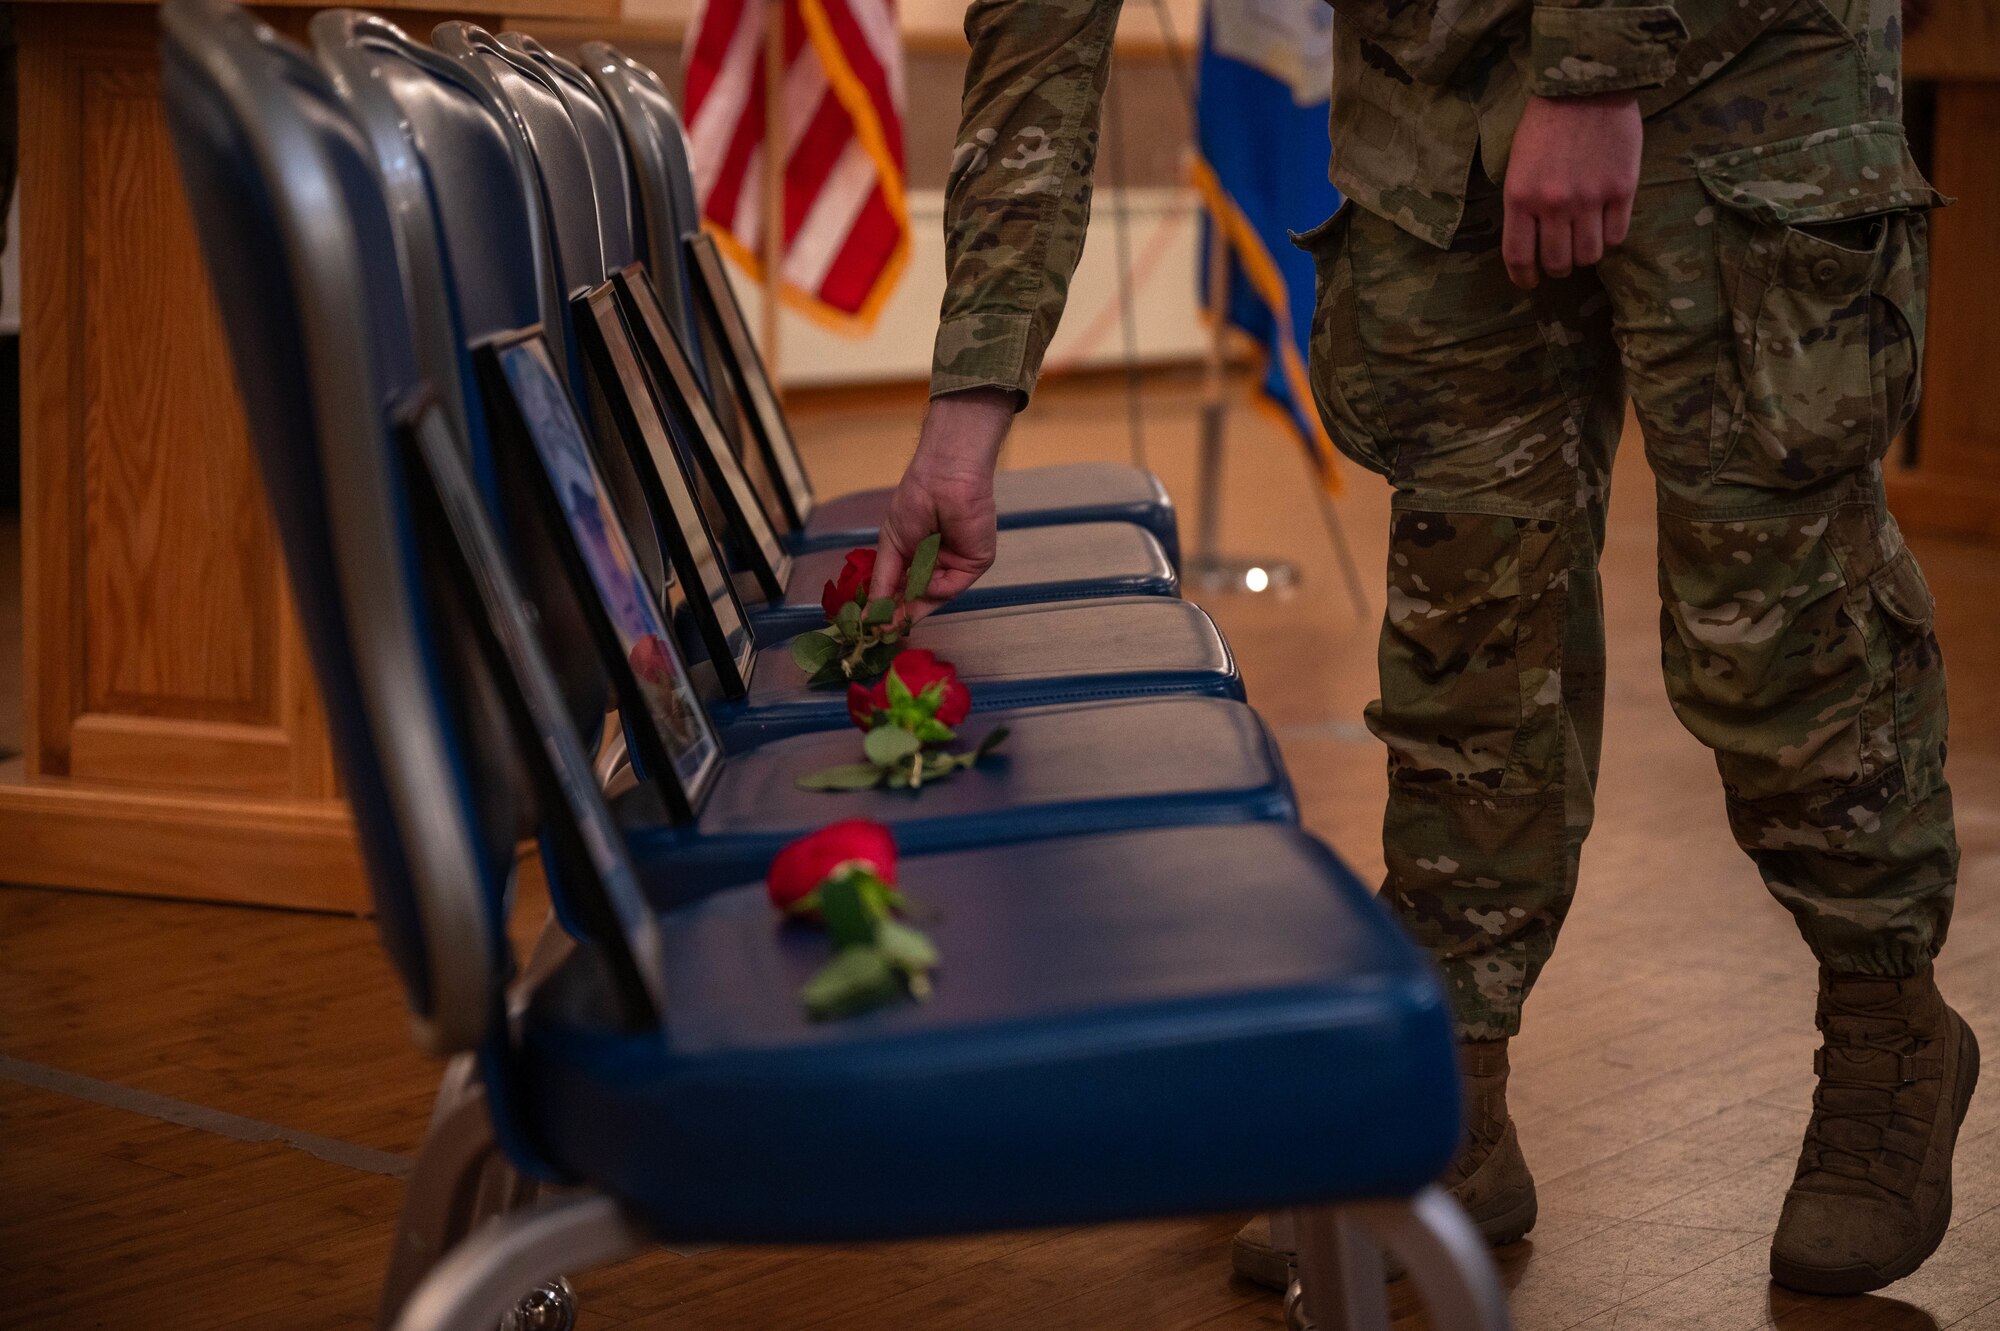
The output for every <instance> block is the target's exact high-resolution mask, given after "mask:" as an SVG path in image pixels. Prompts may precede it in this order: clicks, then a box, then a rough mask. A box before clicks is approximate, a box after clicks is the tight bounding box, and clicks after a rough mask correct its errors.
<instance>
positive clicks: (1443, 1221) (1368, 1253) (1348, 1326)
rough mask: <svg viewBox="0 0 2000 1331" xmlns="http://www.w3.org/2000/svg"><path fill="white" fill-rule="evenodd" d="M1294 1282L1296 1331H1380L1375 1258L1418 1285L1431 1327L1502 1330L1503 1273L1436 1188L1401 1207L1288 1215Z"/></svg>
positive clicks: (1384, 1311)
mask: <svg viewBox="0 0 2000 1331" xmlns="http://www.w3.org/2000/svg"><path fill="white" fill-rule="evenodd" d="M1293 1223H1294V1225H1295V1226H1296V1227H1297V1231H1296V1236H1297V1239H1298V1254H1299V1280H1298V1283H1297V1284H1295V1285H1294V1287H1293V1290H1292V1293H1291V1295H1288V1296H1287V1298H1286V1303H1285V1309H1286V1319H1287V1321H1288V1322H1289V1323H1290V1324H1291V1325H1292V1326H1293V1327H1294V1328H1295V1331H1298V1329H1302V1328H1305V1327H1314V1328H1316V1331H1387V1327H1388V1325H1389V1314H1388V1307H1387V1302H1388V1301H1387V1296H1386V1293H1385V1291H1384V1288H1383V1272H1382V1252H1383V1250H1384V1249H1386V1250H1388V1251H1389V1252H1393V1253H1394V1254H1395V1255H1396V1257H1397V1258H1398V1259H1399V1260H1400V1261H1401V1262H1402V1264H1403V1267H1404V1269H1405V1270H1406V1271H1408V1272H1409V1275H1410V1279H1411V1280H1412V1281H1414V1282H1415V1283H1416V1287H1417V1293H1418V1294H1419V1295H1420V1296H1421V1297H1422V1299H1423V1301H1424V1307H1425V1309H1426V1311H1428V1313H1429V1314H1430V1321H1431V1325H1433V1326H1448V1327H1451V1328H1453V1331H1461V1329H1462V1331H1508V1328H1509V1327H1511V1326H1512V1321H1511V1319H1510V1318H1509V1317H1508V1313H1507V1296H1506V1293H1505V1291H1503V1290H1502V1289H1501V1287H1500V1273H1499V1271H1498V1270H1497V1269H1496V1268H1495V1267H1494V1265H1493V1254H1492V1252H1491V1251H1489V1250H1488V1248H1487V1246H1486V1240H1485V1239H1484V1238H1482V1237H1481V1236H1480V1233H1479V1230H1478V1229H1477V1228H1476V1227H1475V1226H1474V1225H1473V1223H1472V1221H1471V1219H1470V1218H1469V1217H1468V1216H1467V1215H1466V1214H1465V1211H1464V1210H1463V1209H1462V1208H1461V1207H1460V1206H1459V1204H1458V1203H1457V1202H1456V1201H1454V1200H1453V1199H1452V1197H1451V1194H1450V1193H1448V1192H1446V1191H1445V1190H1444V1189H1443V1188H1440V1187H1437V1186H1435V1185H1434V1186H1432V1187H1428V1188H1425V1189H1424V1190H1423V1191H1422V1192H1420V1193H1418V1194H1417V1195H1416V1196H1414V1197H1412V1198H1410V1199H1408V1200H1407V1201H1395V1202H1357V1203H1352V1204H1349V1205H1345V1206H1322V1207H1310V1208H1304V1209H1301V1210H1298V1211H1295V1212H1293Z"/></svg>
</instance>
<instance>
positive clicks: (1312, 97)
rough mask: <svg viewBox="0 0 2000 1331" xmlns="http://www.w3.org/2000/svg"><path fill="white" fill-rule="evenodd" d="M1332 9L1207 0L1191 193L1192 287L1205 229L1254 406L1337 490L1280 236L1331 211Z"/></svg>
mask: <svg viewBox="0 0 2000 1331" xmlns="http://www.w3.org/2000/svg"><path fill="white" fill-rule="evenodd" d="M1332 64H1333V11H1332V10H1330V9H1328V8H1327V6H1326V4H1325V3H1324V0H1219V2H1218V3H1214V4H1211V5H1209V6H1208V14H1207V17H1206V18H1205V19H1204V21H1203V24H1202V35H1201V64H1200V80H1201V85H1200V86H1201V92H1200V96H1199V98H1198V100H1197V104H1196V116H1195V119H1196V121H1197V127H1196V128H1197V139H1198V143H1199V146H1200V152H1201V156H1200V159H1199V160H1198V161H1197V162H1196V163H1195V169H1194V177H1195V181H1194V183H1195V187H1196V188H1197V189H1198V190H1200V191H1201V193H1202V196H1203V202H1204V204H1205V206H1206V209H1207V214H1206V217H1205V219H1204V227H1203V231H1202V238H1203V246H1202V254H1203V256H1204V257H1203V263H1202V276H1201V286H1202V293H1203V297H1204V302H1203V304H1204V308H1213V304H1212V302H1211V301H1210V299H1209V292H1208V284H1209V281H1210V277H1209V265H1208V261H1207V257H1206V256H1208V255H1209V254H1210V253H1211V250H1210V248H1209V246H1210V244H1212V241H1211V240H1210V235H1211V233H1210V231H1209V228H1211V227H1214V226H1216V225H1218V224H1219V225H1220V226H1221V229H1222V235H1223V239H1224V241H1225V242H1226V246H1227V249H1226V253H1227V259H1228V282H1229V290H1228V299H1227V305H1226V310H1227V319H1228V322H1229V325H1230V326H1231V327H1234V328H1238V329H1241V330H1242V331H1243V332H1244V333H1245V334H1247V335H1248V336H1249V337H1250V338H1251V339H1252V340H1253V341H1254V342H1255V343H1256V344H1257V345H1258V346H1259V347H1260V348H1262V350H1263V359H1264V367H1263V373H1262V375H1261V376H1260V378H1259V382H1258V386H1257V387H1258V398H1259V400H1260V401H1262V402H1263V403H1265V404H1266V405H1268V406H1270V407H1272V408H1274V409H1275V411H1276V413H1277V414H1278V415H1279V416H1280V417H1282V418H1283V420H1284V421H1285V423H1286V425H1287V426H1288V427H1289V428H1290V429H1291V430H1292V432H1293V433H1294V434H1296V435H1297V436H1298V438H1299V442H1300V443H1302V444H1303V445H1304V446H1305V447H1306V449H1307V451H1308V452H1309V453H1310V454H1311V456H1312V459H1313V463H1314V465H1315V466H1316V467H1317V468H1318V470H1319V474H1320V477H1321V479H1322V480H1323V481H1324V482H1325V484H1326V486H1327V488H1328V489H1330V490H1337V489H1338V485H1339V482H1338V474H1337V473H1336V471H1335V470H1334V457H1335V454H1334V451H1333V443H1332V441H1331V440H1329V439H1328V438H1327V436H1326V429H1325V427H1324V426H1322V425H1321V424H1320V420H1319V412H1318V409H1317V408H1315V407H1314V406H1313V398H1312V389H1311V386H1310V384H1309V383H1308V382H1307V379H1306V345H1307V343H1308V341H1309V340H1310V338H1311V334H1312V316H1313V296H1314V285H1313V262H1312V256H1311V255H1309V254H1306V253H1304V252H1302V251H1300V250H1299V249H1297V248H1296V247H1295V246H1293V245H1292V243H1291V241H1290V240H1289V238H1288V236H1287V234H1286V233H1287V232H1289V231H1304V230H1306V229H1308V228H1309V227H1313V226H1317V225H1318V224H1319V223H1320V222H1322V221H1324V220H1326V218H1328V217H1330V216H1331V215H1332V214H1333V211H1334V209H1335V208H1336V207H1338V206H1339V204H1340V192H1339V191H1338V190H1336V189H1335V188H1334V187H1333V186H1332V185H1331V184H1330V183H1328V181H1327V178H1326V161H1327V138H1326V120H1327V101H1328V97H1329V95H1330V90H1331V88H1332V83H1333V68H1332Z"/></svg>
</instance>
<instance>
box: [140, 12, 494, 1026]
mask: <svg viewBox="0 0 2000 1331" xmlns="http://www.w3.org/2000/svg"><path fill="white" fill-rule="evenodd" d="M163 24H164V30H165V36H164V38H163V42H162V63H163V67H164V73H165V100H166V107H167V117H168V123H169V126H170V129H171V131H172V135H173V141H174V146H175V150H176V154H177V156H178V158H179V161H180V165H181V172H182V176H183V179H184V181H185V183H186V185H187V193H188V197H189V199H190V201H191V203H192V204H193V207H194V212H195V219H196V223H197V228H198V231H199V233H200V237H201V242H202V248H203V252H204V254H205V255H206V257H207V261H208V266H209V271H210V274H211V277H212V279H213V282H214V286H215V290H216V294H217V297H218V301H219V304H220V307H221V311H222V316H223V322H224V326H225V329H226V331H227V334H228V340H229V345H230V349H231V353H232V356H233V358H234V360H235V363H236V371H237V381H238V383H239V385H240V386H241V391H242V395H243V400H244V405H245V408H246V410H247V412H248V415H249V420H250V435H251V439H252V441H253V445H254V447H255V449H256V455H257V460H258V464H259V469H260V471H261V473H262V476H263V480H264V487H265V492H266V494H267V496H268V497H269V500H270V503H271V507H272V510H273V512H274V514H275V516H276V518H277V525H278V530H279V533H280V539H281V542H282V545H283V548H284V552H285V560H286V566H287V570H288V572H289V574H290V578H291V584H292V589H293V594H294V596H295V598H296V600H297V603H298V607H299V615H300V619H301V621H302V623H303V626H304V629H305V634H306V639H307V644H308V649H309V651H310V652H311V655H312V659H313V664H314V669H315V673H316V675H317V676H318V679H319V683H320V687H321V692H322V696H323V697H324V699H325V702H326V708H327V719H328V723H329V728H330V731H331V736H332V741H333V745H334V750H335V756H336V761H337V762H338V764H339V767H340V771H341V775H342V779H343V781H344V784H345V786H346V789H347V791H348V795H349V798H350V800H351V801H352V803H353V808H354V814H355V823H356V830H357V832H358V834H359V836H360V840H361V845H362V850H363V853H364V855H365V858H366V862H367V867H368V873H369V882H370V886H371V889H372V891H373V894H374V900H375V906H376V919H377V925H378V927H379V929H380V930H381V933H382V936H383V941H384V943H385V944H386V946H387V949H388V951H389V954H390V956H391V958H392V959H393V961H394V963H395V965H396V968H397V970H398V972H399V974H400V976H401V978H402V982H403V986H404V989H405V991H406V994H407V996H408V1001H409V1004H410V1007H411V1009H412V1010H413V1012H414V1013H415V1014H416V1015H417V1017H418V1022H419V1027H420V1030H421V1031H422V1033H423V1035H424V1038H425V1041H426V1043H427V1044H428V1045H429V1046H430V1047H431V1048H432V1049H434V1050H437V1051H450V1050H458V1049H465V1048H470V1047H472V1046H474V1045H476V1044H478V1043H479V1042H480V1041H481V1040H482V1039H484V1038H486V1037H487V1036H488V1035H489V1034H491V1032H492V1030H493V1029H494V1026H493V1023H494V1018H495V1014H496V1013H497V1012H498V1011H499V1010H500V985H501V982H502V980H503V978H504V976H505V975H506V974H507V973H508V972H509V969H510V966H511V957H510V955H509V953H508V950H507V945H506V939H505V934H504V932H503V930H502V928H501V919H500V908H501V903H502V901H503V898H504V893H505V890H506V885H507V883H508V881H509V875H510V873H511V867H512V862H513V852H514V845H515V841H516V837H517V836H518V835H519V831H520V829H521V826H522V817H521V810H520V808H519V806H518V804H517V803H516V800H515V798H514V791H515V790H516V789H517V786H516V780H515V774H516V770H517V769H516V767H515V764H514V763H513V761H512V751H511V749H510V748H509V747H508V746H507V745H506V744H505V742H504V736H505V734H506V732H505V728H504V727H494V726H492V725H491V724H490V723H491V718H492V713H491V711H490V709H489V708H488V706H487V705H486V700H487V699H489V698H490V697H491V694H490V691H487V690H485V689H483V688H482V686H481V681H482V680H485V679H486V678H487V677H486V676H484V674H483V672H481V671H479V670H478V669H477V666H476V664H475V663H470V662H467V661H465V660H464V659H462V655H460V654H455V653H459V652H460V651H461V649H462V643H461V642H457V641H453V640H452V639H453V635H452V634H451V633H450V631H449V629H448V627H447V626H448V622H449V621H448V620H445V619H440V618H437V617H435V616H434V607H433V606H432V604H431V602H432V601H433V600H434V599H435V598H433V597H430V596H429V595H428V594H427V591H426V586H425V578H424V574H423V570H422V569H421V567H420V565H419V563H418V562H417V558H416V554H415V551H414V548H413V546H412V543H411V533H410V529H409V523H408V514H407V511H406V509H405V507H404V505H403V502H402V499H403V492H402V490H401V487H400V482H399V480H398V479H397V477H396V473H395V468H396V465H397V464H396V458H395V453H394V451H393V447H392V443H393V435H392V421H393V412H394V410H395V408H396V407H397V405H398V404H399V403H402V402H405V401H407V400H409V399H410V398H411V397H412V396H413V395H414V394H416V393H418V392H419V391H420V388H421V384H422V379H421V376H420V374H419V365H418V359H417V355H416V352H415V349H414V346H413V344H412V337H411V330H410V326H409V308H408V298H407V293H406V291H405V289H404V287H403V285H402V279H401V273H400V270H399V268H398V265H397V263H396V254H397V248H398V245H397V233H396V229H395V227H394V226H393V225H392V223H391V220H390V217H389V213H388V210H387V208H386V206H385V203H384V201H383V198H382V194H381V189H380V185H379V182H378V180H377V177H376V175H375V169H374V164H373V160H372V154H371V152H370V149H369V145H368V143H367V141H366V139H365V138H364V136H363V134H362V132H361V131H360V129H359V128H358V127H357V126H356V125H355V124H354V123H353V121H352V120H351V119H350V117H349V116H348V114H347V112H346V110H345V108H344V107H343V105H342V104H341V102H340V99H339V97H338V96H337V94H336V93H335V91H334V89H333V87H332V85H331V84H330V83H329V82H328V81H327V79H326V76H325V75H324V74H323V73H322V71H321V70H319V69H318V68H317V67H316V66H315V65H314V64H313V63H312V62H311V61H310V60H309V59H308V58H307V57H306V55H305V53H304V52H302V51H300V50H298V49H297V48H296V47H293V46H292V45H291V44H289V43H287V42H285V41H283V40H282V39H280V38H279V37H277V36H276V35H275V34H274V33H272V32H271V30H270V29H268V28H267V27H265V26H264V25H263V24H261V23H259V22H257V21H256V20H254V19H252V18H251V17H250V16H249V15H248V14H246V13H245V12H244V11H242V10H240V9H237V8H235V7H233V6H230V5H227V4H223V3H220V2H219V0H169V3H168V4H166V5H165V6H164V9H163ZM447 609H448V608H447Z"/></svg>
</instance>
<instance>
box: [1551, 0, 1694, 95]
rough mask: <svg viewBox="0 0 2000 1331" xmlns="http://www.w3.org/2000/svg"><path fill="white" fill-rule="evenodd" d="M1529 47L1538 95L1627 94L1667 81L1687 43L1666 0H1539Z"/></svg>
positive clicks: (1685, 26)
mask: <svg viewBox="0 0 2000 1331" xmlns="http://www.w3.org/2000/svg"><path fill="white" fill-rule="evenodd" d="M1533 32H1534V35H1533V38H1532V40H1531V42H1530V44H1529V68H1530V69H1531V70H1532V79H1531V82H1530V83H1529V87H1528V91H1529V92H1532V93H1534V94H1535V95H1536V96H1538V97H1582V96H1586V95H1588V94H1590V93H1601V92H1631V91H1634V90H1636V89H1639V88H1651V87H1654V86H1656V85H1658V84H1661V83H1664V82H1666V81H1667V77H1668V76H1669V75H1670V74H1672V73H1673V72H1674V58H1675V57H1676V56H1677V55H1678V54H1679V53H1680V49H1681V43H1683V42H1685V41H1686V40H1687V35H1688V31H1687V25H1686V24H1684V23H1682V22H1681V17H1680V15H1679V14H1677V13H1676V12H1674V6H1673V4H1672V3H1670V2H1668V0H1656V2H1655V3H1650V4H1642V3H1636V2H1635V0H1539V2H1538V3H1537V4H1536V5H1535V17H1534V29H1533Z"/></svg>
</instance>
